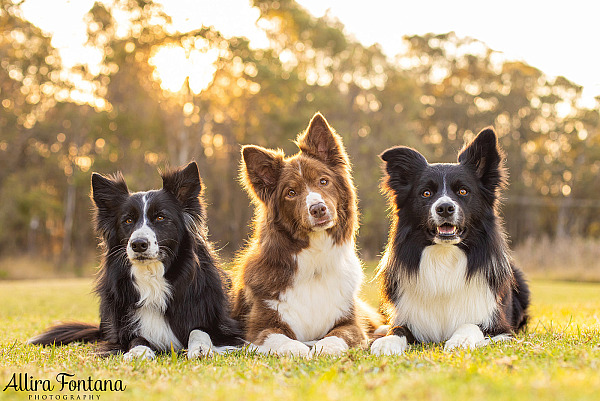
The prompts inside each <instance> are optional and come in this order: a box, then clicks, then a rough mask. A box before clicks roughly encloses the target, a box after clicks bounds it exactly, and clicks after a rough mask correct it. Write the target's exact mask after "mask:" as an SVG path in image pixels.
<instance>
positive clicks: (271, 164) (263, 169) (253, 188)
mask: <svg viewBox="0 0 600 401" xmlns="http://www.w3.org/2000/svg"><path fill="white" fill-rule="evenodd" d="M282 168H283V152H282V151H281V150H278V151H273V150H269V149H265V148H261V147H260V146H252V145H248V146H244V147H242V167H241V178H242V181H243V184H244V186H245V187H246V190H247V191H248V193H250V194H254V195H255V196H256V197H257V198H258V199H260V200H261V201H263V202H265V203H266V202H267V200H268V199H269V198H270V197H271V195H272V194H273V192H274V191H275V189H276V188H277V183H278V182H279V175H280V174H281V169H282Z"/></svg>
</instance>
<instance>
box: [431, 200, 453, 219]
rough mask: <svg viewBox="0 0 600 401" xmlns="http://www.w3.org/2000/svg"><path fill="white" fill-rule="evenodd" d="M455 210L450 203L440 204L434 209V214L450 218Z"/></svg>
mask: <svg viewBox="0 0 600 401" xmlns="http://www.w3.org/2000/svg"><path fill="white" fill-rule="evenodd" d="M455 210H456V208H455V207H454V205H453V204H452V203H450V202H447V203H442V204H441V205H439V206H438V207H436V208H435V212H436V213H437V214H438V216H440V217H450V216H452V215H453V214H454V212H455Z"/></svg>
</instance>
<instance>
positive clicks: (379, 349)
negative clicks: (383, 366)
mask: <svg viewBox="0 0 600 401" xmlns="http://www.w3.org/2000/svg"><path fill="white" fill-rule="evenodd" d="M407 348H408V341H407V340H406V337H405V336H402V337H400V336H395V335H390V336H385V337H381V338H378V339H377V340H375V341H373V344H371V353H372V354H373V355H400V354H403V353H404V351H406V349H407Z"/></svg>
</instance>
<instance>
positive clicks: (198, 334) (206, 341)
mask: <svg viewBox="0 0 600 401" xmlns="http://www.w3.org/2000/svg"><path fill="white" fill-rule="evenodd" d="M211 356H213V351H212V341H211V340H210V336H209V335H208V334H207V333H205V332H203V331H202V330H192V332H191V333H190V337H189V340H188V352H187V357H188V359H195V358H199V357H204V358H210V357H211Z"/></svg>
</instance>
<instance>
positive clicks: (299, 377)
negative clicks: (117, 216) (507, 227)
mask: <svg viewBox="0 0 600 401" xmlns="http://www.w3.org/2000/svg"><path fill="white" fill-rule="evenodd" d="M373 285H374V284H368V286H367V288H366V290H365V296H367V297H368V298H370V300H371V301H372V302H375V300H374V299H373V298H374V297H375V294H376V291H374V290H373ZM531 286H532V293H533V307H532V309H531V314H532V316H533V318H532V320H531V324H530V326H529V331H528V332H527V333H523V334H521V335H519V336H518V338H517V341H514V342H511V343H505V344H496V345H492V346H489V347H486V348H480V349H477V350H474V351H457V352H454V353H445V352H443V350H442V347H441V346H440V345H437V344H428V345H425V346H419V347H415V348H413V349H411V350H410V351H409V352H408V353H407V354H406V355H404V356H398V357H385V358H381V357H374V356H371V355H369V354H368V353H367V352H364V351H358V350H353V351H350V352H349V353H348V354H347V355H345V356H343V357H341V358H329V357H322V358H318V359H316V360H310V361H306V360H298V359H293V358H275V357H267V356H257V355H254V354H252V353H250V352H245V351H240V352H237V353H235V354H231V355H226V356H223V355H217V356H215V357H214V358H212V359H209V360H193V361H188V360H186V359H185V357H184V356H181V355H164V356H160V357H159V358H158V359H156V360H154V361H136V362H131V363H125V362H123V361H121V360H120V359H119V358H115V357H111V358H108V359H101V358H97V357H95V356H92V355H91V354H90V349H91V347H90V346H85V345H70V346H66V347H59V348H45V349H44V348H41V347H36V346H29V345H25V341H26V340H27V338H29V337H31V336H32V335H34V334H36V333H39V332H40V331H41V330H42V329H44V328H46V327H47V326H48V325H50V324H51V323H53V322H55V321H57V320H65V319H73V320H83V321H89V322H93V321H97V319H98V318H97V300H96V299H95V298H94V296H93V295H91V287H92V282H91V280H89V279H71V280H48V281H24V282H0V305H1V306H0V399H7V400H29V399H35V398H33V397H31V398H30V397H29V395H32V396H34V395H39V396H42V395H44V394H46V395H50V394H52V395H67V396H68V397H70V396H71V395H73V396H77V395H79V396H82V395H89V394H91V393H89V392H69V391H64V392H62V393H61V392H59V391H58V390H57V389H55V390H54V391H53V392H51V393H43V392H33V393H25V392H14V391H12V390H10V389H9V390H7V391H5V392H2V391H1V390H2V389H3V388H4V386H6V385H7V384H8V382H9V380H10V378H11V376H12V374H13V373H16V372H23V373H25V372H27V373H28V374H29V375H30V376H33V377H34V378H36V379H51V380H54V378H55V376H56V374H57V373H60V372H68V373H73V374H75V375H76V376H75V378H77V379H85V380H87V378H88V376H91V377H92V379H93V380H96V379H101V380H105V379H112V380H113V381H115V380H122V381H123V384H124V385H126V386H127V388H126V390H125V391H124V392H104V393H102V392H100V393H93V394H96V395H100V398H99V399H100V400H120V399H127V400H129V399H143V400H162V399H177V400H188V399H202V400H249V401H250V400H259V401H268V400H272V399H276V400H307V399H314V400H344V401H352V400H363V399H373V400H375V399H377V400H390V399H391V400H402V399H417V400H454V399H490V400H507V399H510V400H511V401H514V400H523V399H537V400H574V399H582V400H585V399H589V400H598V399H599V398H598V397H599V396H598V395H599V394H600V374H599V373H598V372H599V369H600V284H578V283H563V282H542V281H535V282H533V283H532V285H531ZM68 397H67V398H61V399H71V398H68ZM39 399H41V398H39ZM47 399H49V398H47ZM73 399H77V398H73ZM88 399H89V398H88ZM94 399H97V398H94Z"/></svg>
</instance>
